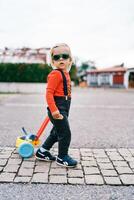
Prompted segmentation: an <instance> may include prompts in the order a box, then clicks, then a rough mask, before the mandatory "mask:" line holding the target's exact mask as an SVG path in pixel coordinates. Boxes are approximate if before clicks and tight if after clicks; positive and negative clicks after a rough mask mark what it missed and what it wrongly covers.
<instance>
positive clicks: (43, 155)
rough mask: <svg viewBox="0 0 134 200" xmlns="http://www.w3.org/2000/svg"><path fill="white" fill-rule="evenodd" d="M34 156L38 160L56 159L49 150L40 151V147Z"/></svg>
mask: <svg viewBox="0 0 134 200" xmlns="http://www.w3.org/2000/svg"><path fill="white" fill-rule="evenodd" d="M35 157H36V158H37V159H38V160H44V161H48V162H50V161H55V160H56V157H55V156H53V155H52V154H51V153H50V152H49V151H47V150H46V151H44V152H42V151H41V150H40V149H38V150H37V152H36V154H35Z"/></svg>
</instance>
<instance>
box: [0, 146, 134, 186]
mask: <svg viewBox="0 0 134 200" xmlns="http://www.w3.org/2000/svg"><path fill="white" fill-rule="evenodd" d="M52 153H53V154H54V155H57V148H53V149H52ZM69 153H70V155H71V156H72V157H73V158H75V159H77V160H78V165H77V167H76V168H68V169H67V168H64V167H61V166H58V165H57V164H56V162H45V161H39V160H37V159H36V158H35V156H33V157H31V158H28V159H22V158H21V157H20V156H19V154H18V152H17V149H16V148H14V147H0V183H4V182H6V183H7V182H8V183H32V184H33V183H50V184H53V183H56V184H73V185H74V184H75V185H76V184H81V185H134V149H133V148H113V149H89V148H79V149H78V148H76V149H73V148H72V149H70V150H69Z"/></svg>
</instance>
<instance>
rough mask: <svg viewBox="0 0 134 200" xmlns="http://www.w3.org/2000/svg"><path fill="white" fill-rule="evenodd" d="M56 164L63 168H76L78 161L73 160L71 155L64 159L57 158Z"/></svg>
mask: <svg viewBox="0 0 134 200" xmlns="http://www.w3.org/2000/svg"><path fill="white" fill-rule="evenodd" d="M56 163H57V164H58V165H61V166H63V167H68V168H69V167H76V165H77V161H76V160H74V159H73V158H71V157H70V156H69V155H65V156H64V157H63V158H59V157H57V159H56Z"/></svg>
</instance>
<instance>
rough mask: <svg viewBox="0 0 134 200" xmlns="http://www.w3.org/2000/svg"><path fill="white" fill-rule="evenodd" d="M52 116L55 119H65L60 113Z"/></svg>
mask: <svg viewBox="0 0 134 200" xmlns="http://www.w3.org/2000/svg"><path fill="white" fill-rule="evenodd" d="M52 116H53V118H54V119H63V115H62V114H60V112H59V111H55V112H53V113H52Z"/></svg>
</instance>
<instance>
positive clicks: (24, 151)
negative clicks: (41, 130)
mask: <svg viewBox="0 0 134 200" xmlns="http://www.w3.org/2000/svg"><path fill="white" fill-rule="evenodd" d="M18 153H19V155H20V156H21V157H23V158H29V157H32V155H33V153H34V147H33V145H32V144H30V143H28V142H24V143H22V144H21V145H20V146H19V148H18Z"/></svg>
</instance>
